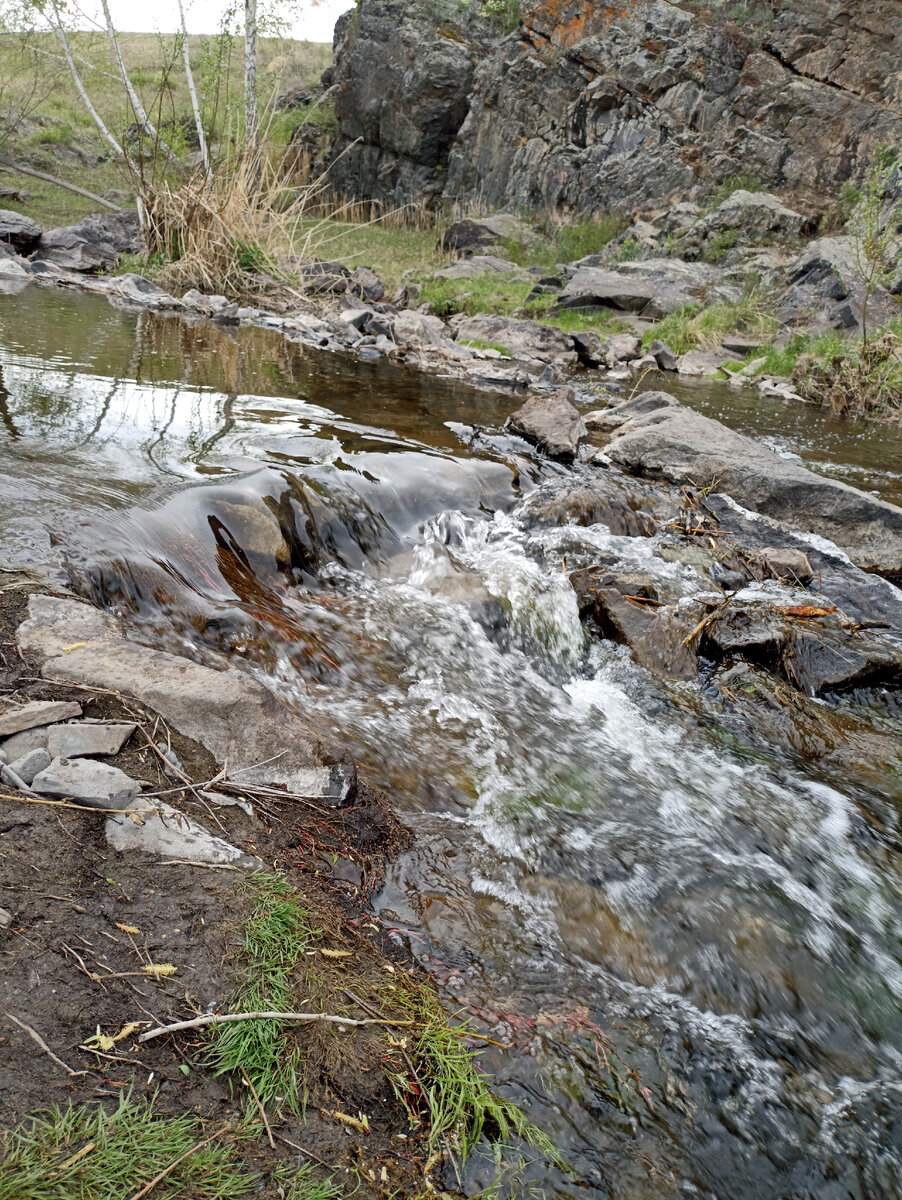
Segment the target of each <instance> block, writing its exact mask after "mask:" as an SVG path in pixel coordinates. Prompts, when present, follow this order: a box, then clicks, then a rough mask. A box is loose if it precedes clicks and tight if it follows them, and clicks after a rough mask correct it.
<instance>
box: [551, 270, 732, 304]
mask: <svg viewBox="0 0 902 1200" xmlns="http://www.w3.org/2000/svg"><path fill="white" fill-rule="evenodd" d="M595 264H596V259H595V258H594V257H590V258H589V259H582V260H581V261H580V262H579V263H578V264H576V266H577V270H576V273H575V274H574V275H573V278H572V279H571V280H570V281H569V283H568V284H567V286H566V287H565V288H564V290H563V291H562V292H561V294H560V296H559V297H558V307H559V308H598V307H601V308H615V309H620V310H622V311H624V312H632V313H637V314H638V315H639V316H641V317H643V318H645V319H648V320H658V319H660V318H661V317H663V316H666V315H667V314H668V313H672V312H676V311H677V309H680V308H684V307H685V306H686V305H688V304H698V303H699V302H700V301H702V300H714V299H724V300H727V299H730V300H738V299H739V296H740V292H739V291H738V290H737V289H736V288H734V287H732V286H730V285H728V284H726V283H725V281H724V276H723V272H722V271H721V270H719V269H718V268H717V267H712V266H709V265H708V264H707V263H687V262H682V261H681V260H680V259H673V258H649V259H645V260H644V261H642V262H633V263H620V264H618V265H617V266H616V268H613V267H609V268H605V267H603V266H600V265H595Z"/></svg>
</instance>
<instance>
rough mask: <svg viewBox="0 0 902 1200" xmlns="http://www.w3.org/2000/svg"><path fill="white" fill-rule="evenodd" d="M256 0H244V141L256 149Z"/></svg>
mask: <svg viewBox="0 0 902 1200" xmlns="http://www.w3.org/2000/svg"><path fill="white" fill-rule="evenodd" d="M258 135H259V130H258V125H257V0H244V141H245V145H246V146H247V148H248V150H251V151H253V150H256V149H257V138H258Z"/></svg>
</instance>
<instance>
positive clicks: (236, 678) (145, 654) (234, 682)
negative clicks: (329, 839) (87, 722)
mask: <svg viewBox="0 0 902 1200" xmlns="http://www.w3.org/2000/svg"><path fill="white" fill-rule="evenodd" d="M28 611H29V617H28V620H26V621H25V622H23V624H22V625H20V626H19V630H18V634H17V637H18V641H19V645H20V646H22V647H23V649H29V650H33V651H35V652H37V653H39V654H41V655H42V656H44V657H45V659H46V661H45V662H44V663H43V666H42V674H43V676H44V678H45V679H55V680H60V681H68V682H72V683H83V684H88V685H89V686H93V687H107V688H111V689H113V690H114V691H120V692H123V693H125V694H127V695H131V696H134V697H135V698H136V699H138V700H139V701H142V702H143V703H146V704H148V705H149V706H150V707H152V708H154V709H156V711H157V712H158V713H160V715H161V716H162V717H163V719H164V720H166V721H168V722H169V724H170V725H172V726H173V728H175V729H176V730H177V731H178V732H179V733H182V734H184V735H185V736H186V737H190V738H193V739H194V740H195V741H197V742H200V743H201V745H203V746H206V748H207V749H208V750H209V751H210V753H211V754H212V755H213V756H214V758H216V760H217V762H220V763H224V764H225V763H227V764H228V767H229V772H230V775H231V776H232V777H233V778H237V779H239V780H240V781H241V782H243V783H246V784H247V785H248V786H252V785H253V784H263V785H266V786H285V787H287V788H288V790H289V791H292V792H295V793H297V794H299V795H303V796H318V797H321V798H323V799H325V800H327V801H329V802H331V803H336V804H340V803H342V802H343V801H344V799H345V798H346V797H347V796H348V795H349V793H351V792H352V791H353V788H354V786H355V783H356V774H355V770H354V765H353V763H352V762H351V760H350V758H349V756H348V755H347V753H346V752H345V751H344V750H343V749H342V748H340V747H337V746H336V747H333V746H332V745H330V743H329V742H327V741H326V739H324V738H321V737H320V736H319V735H318V734H316V733H315V732H314V731H313V730H312V729H311V728H310V727H309V726H307V725H306V724H305V723H304V722H303V721H302V720H300V719H299V718H298V717H296V716H295V715H294V714H293V713H291V712H290V711H289V710H287V709H285V708H283V707H282V705H280V704H279V703H278V701H277V700H276V698H275V697H274V696H273V695H272V693H271V692H269V691H267V690H266V688H264V687H263V686H262V685H261V684H259V683H257V682H256V681H255V680H253V679H251V678H250V676H248V675H246V674H244V673H243V672H241V671H237V670H224V671H215V670H212V669H211V668H209V667H203V666H201V665H200V664H199V663H195V662H191V661H190V660H188V659H183V658H177V657H176V656H175V655H172V654H166V653H164V652H163V651H158V650H150V649H148V648H147V647H146V646H139V645H137V644H135V643H133V642H129V641H127V640H126V638H125V637H124V635H123V633H122V630H121V629H120V627H119V625H118V623H117V622H116V621H114V620H113V619H112V618H111V617H108V616H106V615H105V614H103V613H100V612H98V611H97V610H96V609H92V608H91V607H90V606H89V605H86V604H81V603H79V602H77V601H74V600H60V599H57V598H56V597H52V596H41V595H33V596H31V597H29V601H28ZM77 630H78V631H80V632H81V637H79V636H78V633H77V632H76V631H77ZM73 640H78V641H84V642H86V643H87V644H86V645H85V646H82V647H79V648H78V649H74V650H70V651H69V652H68V653H67V650H66V648H67V647H68V646H70V645H71V643H72V641H73ZM65 715H69V714H65ZM79 761H87V760H79ZM94 765H99V764H94Z"/></svg>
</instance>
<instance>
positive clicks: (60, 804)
mask: <svg viewBox="0 0 902 1200" xmlns="http://www.w3.org/2000/svg"><path fill="white" fill-rule="evenodd" d="M0 800H18V801H19V803H20V804H49V805H50V807H51V808H77V809H78V811H79V812H92V813H146V812H158V811H159V810H158V809H156V808H92V807H91V805H90V804H73V803H72V802H71V801H70V800H38V799H37V798H36V797H34V796H11V795H10V794H9V793H8V792H0Z"/></svg>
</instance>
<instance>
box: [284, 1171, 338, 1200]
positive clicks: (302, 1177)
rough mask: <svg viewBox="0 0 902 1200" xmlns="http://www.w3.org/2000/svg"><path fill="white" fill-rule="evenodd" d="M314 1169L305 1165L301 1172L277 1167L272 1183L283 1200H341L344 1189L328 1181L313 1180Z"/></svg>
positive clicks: (330, 1180) (329, 1179) (330, 1179)
mask: <svg viewBox="0 0 902 1200" xmlns="http://www.w3.org/2000/svg"><path fill="white" fill-rule="evenodd" d="M313 1174H314V1168H313V1167H312V1166H310V1164H309V1163H305V1164H304V1166H302V1167H301V1168H300V1169H299V1170H295V1168H294V1167H277V1168H276V1170H275V1171H274V1172H273V1174H272V1180H271V1182H272V1183H273V1184H275V1185H276V1186H277V1188H279V1189H280V1190H279V1195H280V1196H281V1197H282V1198H283V1200H341V1195H342V1189H341V1188H340V1187H338V1186H337V1185H336V1184H334V1183H333V1182H332V1178H331V1176H330V1177H329V1178H328V1179H324V1180H319V1181H317V1180H316V1179H314V1178H313Z"/></svg>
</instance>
